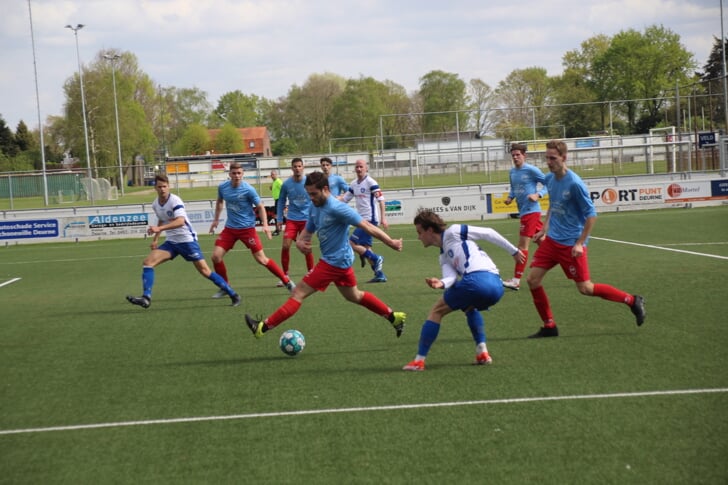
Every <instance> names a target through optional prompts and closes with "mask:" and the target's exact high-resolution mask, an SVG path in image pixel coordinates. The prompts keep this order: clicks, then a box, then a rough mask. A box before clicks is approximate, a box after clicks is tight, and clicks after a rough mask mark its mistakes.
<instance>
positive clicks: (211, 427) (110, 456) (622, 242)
mask: <svg viewBox="0 0 728 485" xmlns="http://www.w3.org/2000/svg"><path fill="white" fill-rule="evenodd" d="M474 224H478V225H481V224H482V225H488V226H490V227H494V228H495V229H496V230H498V231H499V232H501V233H502V234H503V235H504V236H506V237H507V238H508V239H509V240H511V241H513V242H515V241H517V239H518V234H517V231H518V222H517V221H514V220H497V221H486V222H477V223H474ZM390 233H391V234H392V235H393V236H395V237H402V238H404V240H405V242H404V250H403V251H402V253H396V252H394V251H392V250H390V249H388V248H386V247H384V246H383V245H382V244H379V243H377V245H376V246H375V248H376V250H378V251H379V252H380V253H381V254H382V255H384V257H385V262H384V270H385V272H386V273H387V276H388V278H389V281H388V282H387V283H384V284H373V285H369V284H366V283H364V282H365V281H366V280H368V279H369V278H370V277H371V270H370V269H369V268H365V269H360V268H358V264H357V268H356V272H357V277H358V279H359V280H360V287H361V288H363V289H366V290H369V291H372V292H373V293H374V294H376V295H377V296H379V297H381V298H382V299H383V300H384V301H385V302H386V303H387V304H389V305H390V306H392V307H393V308H394V309H395V310H397V311H405V312H407V314H408V320H407V328H406V331H405V333H404V335H403V336H402V337H401V338H399V339H397V338H396V337H395V333H394V331H393V330H392V328H391V326H389V324H388V322H386V321H385V320H384V319H381V318H379V317H377V316H375V315H374V314H372V313H370V312H368V311H367V310H365V309H364V308H361V307H358V306H355V305H352V304H350V303H347V302H345V301H344V300H343V298H342V297H341V296H340V295H339V294H338V292H337V291H336V290H335V289H334V288H329V290H328V291H327V292H325V293H323V294H316V295H313V296H312V297H310V298H309V299H308V300H306V302H305V303H304V305H303V306H302V308H301V310H300V311H299V312H298V313H297V314H296V315H295V316H294V317H293V318H292V319H291V320H289V321H287V322H285V323H283V324H282V325H281V326H280V327H278V328H276V329H275V330H274V331H272V332H270V333H268V334H267V335H266V336H265V337H264V338H263V339H261V340H256V339H254V338H253V336H252V335H251V334H250V331H249V330H248V329H247V327H245V325H244V323H243V315H244V314H245V313H246V312H248V313H251V314H262V315H268V314H269V313H271V312H272V311H273V310H275V309H276V308H277V307H278V306H279V305H280V304H282V303H283V302H284V301H285V300H286V298H287V292H286V290H285V289H283V288H276V287H275V283H276V281H275V280H274V278H273V277H272V276H271V275H270V274H269V273H268V272H267V271H266V270H265V269H264V268H262V267H260V266H257V265H256V264H255V262H254V261H253V259H252V258H251V256H250V254H249V252H248V251H247V250H245V249H244V248H243V246H240V245H239V246H238V247H236V249H235V250H233V251H232V252H230V253H229V254H228V256H227V257H226V259H225V262H226V264H227V266H228V273H229V275H230V279H231V284H232V286H233V287H234V288H235V289H236V290H237V291H239V292H240V294H241V295H242V296H243V303H242V305H241V306H240V307H238V308H233V307H230V306H229V300H227V299H225V300H214V299H212V298H210V297H211V295H212V294H213V293H215V291H216V290H217V288H216V287H215V286H214V285H213V284H212V283H210V282H209V281H207V280H205V279H203V278H202V277H200V276H199V275H198V274H197V273H196V271H195V269H194V267H193V266H192V265H191V264H189V263H186V262H184V261H183V260H181V259H179V260H175V261H172V262H168V263H166V264H163V265H162V266H160V267H158V268H157V272H156V285H155V291H154V299H153V303H152V306H151V307H150V308H149V309H147V310H144V309H142V308H139V307H135V306H132V305H129V304H128V303H127V302H126V301H125V299H124V296H125V295H127V294H135V295H136V294H139V293H140V291H141V261H142V259H143V258H144V256H145V255H146V254H147V252H148V243H149V240H148V239H147V240H143V239H138V240H118V241H103V242H102V241H99V242H86V243H77V244H72V243H65V244H39V245H16V246H13V245H9V246H6V247H0V305H1V307H0V308H1V310H0V315H1V316H0V322H1V323H0V348H1V349H2V351H1V352H0V383H1V384H2V394H1V395H0V408H1V409H2V413H1V415H0V469H1V470H2V473H0V483H8V484H10V483H12V484H22V483H29V484H30V483H32V484H38V483H155V484H158V483H378V484H381V483H437V484H440V483H467V482H470V483H486V482H491V483H499V484H503V483H514V484H515V483H518V484H520V483H529V482H530V483H545V484H563V483H639V484H643V483H726V482H727V481H728V460H727V459H726V457H728V419H726V410H728V372H727V371H726V368H727V364H728V358H727V357H726V350H725V349H726V348H728V332H727V331H726V321H728V317H727V315H728V283H726V275H728V207H715V208H700V209H698V208H696V209H674V210H673V209H670V210H660V211H640V212H624V213H610V214H601V215H600V216H599V218H598V221H597V224H596V228H595V230H594V231H593V237H592V239H591V242H590V245H589V248H590V249H589V251H590V252H589V255H590V266H591V273H592V279H593V281H595V282H603V283H609V284H611V285H614V286H617V287H619V288H621V289H624V290H625V291H630V292H633V293H638V294H641V295H643V296H644V297H645V299H646V307H647V320H646V322H645V324H644V325H643V326H642V327H639V328H638V327H637V326H636V325H635V323H634V317H633V315H632V314H631V313H630V311H629V308H628V307H627V306H625V305H619V304H615V303H611V302H607V301H604V300H600V299H598V298H588V297H584V296H581V295H579V294H578V292H577V291H576V289H575V288H574V284H573V283H572V282H570V281H568V280H566V278H564V276H563V275H562V274H561V273H560V270H558V269H555V270H553V271H551V272H550V273H549V274H548V276H547V277H546V279H545V281H544V287H545V288H546V290H547V292H548V293H549V297H550V299H551V302H552V305H553V309H554V314H555V318H556V321H557V323H558V324H559V326H560V331H561V335H560V336H559V337H558V338H555V339H537V340H531V339H527V338H526V336H527V335H529V334H531V333H533V332H535V331H536V330H537V329H538V327H539V325H540V322H539V318H538V315H537V313H536V310H535V308H534V306H533V304H532V302H531V296H530V294H529V292H528V290H527V289H526V288H522V289H521V290H520V291H518V292H507V293H506V294H505V296H504V297H503V299H502V300H501V301H500V302H499V303H498V304H497V305H495V306H494V307H493V308H492V309H491V310H490V311H487V312H484V313H483V316H484V319H485V322H486V331H487V335H488V348H489V351H490V353H491V355H492V356H493V359H494V363H493V365H491V366H473V365H471V362H472V360H473V357H474V346H473V343H472V339H471V336H470V332H469V330H468V328H467V324H466V322H465V318H464V316H463V315H462V314H461V313H453V314H451V315H449V316H448V317H446V318H445V320H444V321H443V327H442V330H441V332H440V335H439V338H438V340H437V342H436V343H435V344H434V346H433V347H432V350H431V352H430V355H429V357H428V360H427V364H428V367H427V370H426V371H425V372H422V373H411V372H404V371H402V370H401V367H402V366H403V365H404V364H406V363H407V362H408V361H409V360H411V359H412V357H413V356H414V355H415V353H416V350H417V341H418V338H419V331H420V326H421V324H422V322H423V321H424V319H425V317H426V316H427V312H428V310H429V308H430V306H431V305H432V304H433V303H434V302H435V300H436V298H437V296H438V295H439V292H438V291H435V290H432V289H430V288H428V287H427V286H426V285H425V283H424V278H425V277H428V276H439V266H438V263H437V250H436V249H435V248H428V249H424V248H422V246H421V244H420V243H419V241H417V239H416V234H415V231H414V228H413V227H412V226H406V225H403V226H395V227H392V228H390ZM212 245H213V239H212V237H210V236H203V237H202V238H201V246H202V248H203V251H204V252H205V255H206V256H207V257H208V262H209V257H210V255H211V254H212ZM264 245H265V249H266V253H267V255H268V256H269V257H272V258H273V259H275V260H277V261H278V260H279V258H280V238H274V239H273V240H272V241H264ZM481 247H483V249H485V250H486V251H487V252H488V254H489V255H490V256H491V257H492V258H493V259H494V260H495V261H496V263H497V264H498V266H499V268H500V271H501V275H502V276H503V277H504V278H505V277H510V276H511V274H512V269H513V260H512V259H511V257H510V256H509V255H508V254H506V253H505V252H503V251H502V250H500V249H499V248H497V247H495V246H490V245H487V244H486V243H482V244H481ZM531 249H532V250H534V249H535V246H532V248H531ZM304 268H305V265H304V261H303V257H302V255H300V254H299V253H298V252H297V251H295V250H293V251H292V254H291V273H292V277H294V279H296V280H298V279H300V277H301V276H302V274H303V271H304ZM288 328H296V329H298V330H300V331H301V332H303V334H304V335H305V336H306V342H307V346H306V349H305V350H304V351H303V353H301V354H300V355H298V356H296V357H288V356H286V355H284V354H283V353H282V352H281V351H280V350H279V349H278V336H279V335H280V333H282V331H283V330H286V329H288Z"/></svg>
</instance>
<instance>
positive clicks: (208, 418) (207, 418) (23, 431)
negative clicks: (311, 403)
mask: <svg viewBox="0 0 728 485" xmlns="http://www.w3.org/2000/svg"><path fill="white" fill-rule="evenodd" d="M726 392H728V388H715V389H676V390H672V391H645V392H619V393H613V394H583V395H574V396H542V397H520V398H510V399H489V400H482V401H455V402H440V403H420V404H394V405H389V406H369V407H356V408H329V409H308V410H300V411H279V412H270V413H250V414H231V415H227V416H196V417H195V416H193V417H188V418H169V419H147V420H142V421H120V422H112V423H96V424H77V425H68V426H51V427H47V428H25V429H6V430H0V435H9V434H27V433H47V432H50V431H78V430H85V429H98V428H117V427H123V426H151V425H155V424H174V423H196V422H201V421H232V420H240V419H256V418H278V417H282V416H305V415H314V414H335V413H362V412H373V411H397V410H402V409H424V408H441V407H456V406H484V405H491V404H520V403H532V402H542V401H570V400H578V399H616V398H635V397H648V396H676V395H686V394H714V393H726Z"/></svg>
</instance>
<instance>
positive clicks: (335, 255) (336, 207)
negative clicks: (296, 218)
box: [306, 195, 362, 268]
mask: <svg viewBox="0 0 728 485" xmlns="http://www.w3.org/2000/svg"><path fill="white" fill-rule="evenodd" d="M361 221H362V217H361V216H360V215H359V214H357V212H356V211H355V210H354V209H353V208H351V207H350V206H349V205H348V204H345V203H343V202H341V201H339V200H337V199H336V198H335V197H334V196H333V195H330V196H329V197H328V198H327V199H326V203H325V204H324V205H322V206H321V207H316V206H315V205H311V215H310V217H309V218H308V222H307V223H306V230H307V231H308V232H310V233H311V234H313V233H314V232H318V238H319V247H320V249H321V259H322V260H324V261H325V262H327V263H328V264H330V265H331V266H335V267H337V268H348V267H350V266H351V265H352V263H353V262H354V251H353V250H352V249H351V245H350V244H349V226H356V225H358V224H359V223H361Z"/></svg>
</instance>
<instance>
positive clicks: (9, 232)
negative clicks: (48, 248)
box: [0, 219, 59, 240]
mask: <svg viewBox="0 0 728 485" xmlns="http://www.w3.org/2000/svg"><path fill="white" fill-rule="evenodd" d="M58 225H59V223H58V219H40V220H27V221H12V222H4V221H0V240H7V239H41V238H49V237H54V238H55V237H58Z"/></svg>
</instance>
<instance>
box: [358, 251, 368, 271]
mask: <svg viewBox="0 0 728 485" xmlns="http://www.w3.org/2000/svg"><path fill="white" fill-rule="evenodd" d="M359 261H361V267H362V268H363V267H364V266H366V265H367V258H366V257H364V255H363V254H360V255H359Z"/></svg>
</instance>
